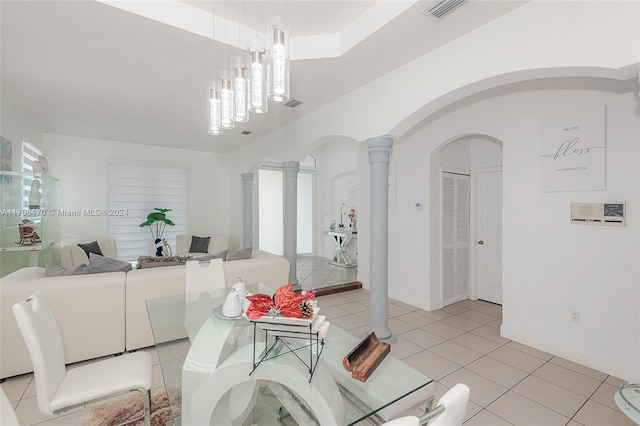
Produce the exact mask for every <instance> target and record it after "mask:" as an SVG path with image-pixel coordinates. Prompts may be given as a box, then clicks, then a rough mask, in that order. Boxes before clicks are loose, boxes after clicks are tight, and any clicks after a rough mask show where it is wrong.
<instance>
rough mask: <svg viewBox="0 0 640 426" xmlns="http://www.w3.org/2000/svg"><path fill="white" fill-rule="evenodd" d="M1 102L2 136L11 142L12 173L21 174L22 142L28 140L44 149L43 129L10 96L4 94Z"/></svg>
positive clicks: (0, 131)
mask: <svg viewBox="0 0 640 426" xmlns="http://www.w3.org/2000/svg"><path fill="white" fill-rule="evenodd" d="M0 102H1V103H2V110H1V114H0V126H1V127H0V134H1V135H2V136H3V137H4V138H5V139H7V140H9V141H11V147H12V149H13V153H12V155H11V168H12V171H14V172H20V171H22V141H23V140H24V139H28V140H29V142H31V143H32V144H33V145H35V146H37V147H40V148H42V129H41V127H40V125H39V124H38V122H37V121H36V120H34V119H33V118H32V117H31V115H30V114H29V111H23V110H21V109H20V108H18V107H17V106H16V104H15V103H13V102H11V99H10V97H9V95H8V94H5V93H3V94H2V98H1V99H0ZM45 155H46V153H45Z"/></svg>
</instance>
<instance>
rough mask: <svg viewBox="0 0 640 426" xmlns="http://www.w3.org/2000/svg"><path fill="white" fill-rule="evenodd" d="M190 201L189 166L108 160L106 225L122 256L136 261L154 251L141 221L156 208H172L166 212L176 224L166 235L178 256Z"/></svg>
mask: <svg viewBox="0 0 640 426" xmlns="http://www.w3.org/2000/svg"><path fill="white" fill-rule="evenodd" d="M188 204H189V169H188V168H187V167H185V166H171V165H165V164H154V163H146V162H136V161H125V160H107V209H108V212H109V215H108V220H107V228H108V232H109V235H110V236H111V237H113V238H114V239H115V240H116V242H117V244H118V258H119V259H121V260H125V261H134V260H137V259H138V257H139V256H147V255H150V254H152V253H150V252H149V243H152V242H153V240H152V237H151V232H150V231H149V227H144V228H141V227H140V224H141V223H143V222H144V221H145V220H146V219H147V215H148V214H149V213H151V212H153V211H154V208H156V207H158V208H164V209H171V211H170V212H167V213H166V215H167V218H168V219H171V221H173V223H175V226H167V227H166V228H165V230H164V234H163V238H165V239H166V240H167V242H168V243H169V245H170V246H171V248H172V249H173V254H174V255H175V254H176V253H175V247H176V240H175V238H176V235H178V234H186V233H187V229H188V223H187V221H188V218H189V215H188ZM154 232H155V228H154Z"/></svg>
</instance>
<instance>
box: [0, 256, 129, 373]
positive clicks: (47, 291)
mask: <svg viewBox="0 0 640 426" xmlns="http://www.w3.org/2000/svg"><path fill="white" fill-rule="evenodd" d="M25 269H27V271H16V272H15V273H14V274H10V275H11V276H7V277H5V278H3V279H1V280H0V294H1V297H0V318H1V320H2V321H1V323H0V342H1V344H0V377H2V378H4V377H10V376H15V375H18V374H24V373H28V372H30V371H33V367H32V364H31V359H30V357H29V353H28V351H27V348H26V346H25V343H24V340H23V338H22V335H21V334H20V331H19V329H18V325H17V323H16V321H15V318H14V317H13V311H12V309H11V307H12V306H13V305H14V304H15V303H18V302H20V301H23V300H26V299H27V297H29V296H30V295H31V294H32V293H33V292H34V291H36V290H41V291H42V293H43V294H44V297H46V298H47V301H48V302H49V304H50V305H51V309H52V310H53V313H54V315H55V316H56V321H57V322H58V326H59V328H60V334H61V335H62V342H63V345H64V359H65V363H67V364H68V363H72V362H78V361H84V360H87V359H92V358H96V357H100V356H105V355H109V354H115V353H120V352H122V351H124V338H125V334H124V333H125V328H124V303H125V301H124V295H125V292H124V285H125V277H126V274H125V273H124V272H108V273H104V274H89V275H73V276H65V277H48V278H42V277H43V276H44V268H25ZM19 277H22V279H19ZM7 278H8V279H7Z"/></svg>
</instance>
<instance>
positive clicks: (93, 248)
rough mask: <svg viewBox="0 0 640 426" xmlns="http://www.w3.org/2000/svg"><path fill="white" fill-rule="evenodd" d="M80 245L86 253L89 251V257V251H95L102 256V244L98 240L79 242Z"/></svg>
mask: <svg viewBox="0 0 640 426" xmlns="http://www.w3.org/2000/svg"><path fill="white" fill-rule="evenodd" d="M78 247H80V248H81V249H82V250H84V252H85V253H87V257H89V253H95V254H99V255H100V256H102V250H100V246H99V245H98V242H97V241H94V242H92V243H85V244H78Z"/></svg>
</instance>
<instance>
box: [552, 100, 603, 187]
mask: <svg viewBox="0 0 640 426" xmlns="http://www.w3.org/2000/svg"><path fill="white" fill-rule="evenodd" d="M540 130H541V131H540V136H541V141H540V190H541V191H542V192H553V191H602V190H604V189H605V133H604V132H605V107H604V105H603V106H599V107H594V108H588V109H581V110H575V111H572V112H568V113H563V114H556V115H552V116H548V117H544V118H543V119H542V122H541V129H540Z"/></svg>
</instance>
